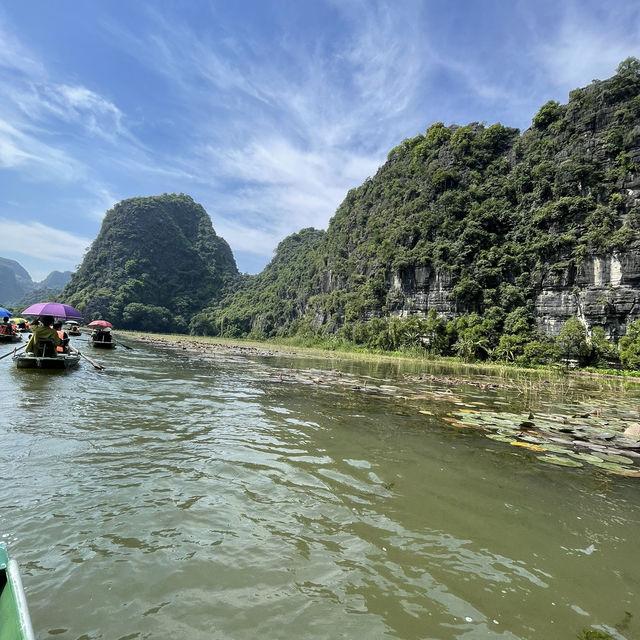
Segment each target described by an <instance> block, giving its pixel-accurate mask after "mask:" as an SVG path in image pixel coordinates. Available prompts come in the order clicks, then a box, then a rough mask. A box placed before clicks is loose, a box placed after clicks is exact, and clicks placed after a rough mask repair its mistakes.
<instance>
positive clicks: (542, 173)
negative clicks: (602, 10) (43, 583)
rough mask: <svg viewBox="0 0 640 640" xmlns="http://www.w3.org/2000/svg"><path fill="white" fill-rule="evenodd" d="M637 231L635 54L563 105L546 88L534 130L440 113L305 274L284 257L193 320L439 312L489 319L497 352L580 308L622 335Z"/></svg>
mask: <svg viewBox="0 0 640 640" xmlns="http://www.w3.org/2000/svg"><path fill="white" fill-rule="evenodd" d="M639 231H640V61H638V60H636V59H634V58H629V59H627V60H625V61H624V62H622V63H621V64H620V65H619V67H618V73H617V74H616V75H615V76H613V77H612V78H609V79H607V80H604V81H594V82H593V83H592V84H591V85H589V86H587V87H585V88H582V89H576V90H575V91H572V92H571V93H570V95H569V101H568V104H559V103H557V102H554V101H549V102H547V103H546V104H545V105H543V106H542V108H541V109H540V110H539V112H538V113H537V114H536V115H535V116H534V118H533V122H532V126H531V128H529V129H528V130H527V131H525V132H524V133H523V134H520V132H519V131H518V130H517V129H513V128H510V127H506V126H503V125H501V124H493V125H490V126H487V125H485V124H481V123H471V124H468V125H466V126H458V125H451V126H445V125H444V124H442V123H435V124H433V125H432V126H430V127H429V128H428V129H427V130H426V132H425V133H424V134H420V135H418V136H416V137H415V138H412V139H406V140H404V141H403V142H402V143H401V144H399V145H398V146H397V147H395V148H394V149H392V150H391V152H390V153H389V155H388V159H387V161H386V163H385V164H384V165H383V166H382V167H380V169H379V170H378V172H377V173H376V175H375V176H373V177H372V178H369V179H367V180H366V181H365V182H364V184H362V185H361V186H360V187H358V188H356V189H353V190H351V191H350V192H349V193H348V194H347V196H346V198H345V200H344V201H343V203H342V204H341V205H340V207H339V208H338V210H337V212H336V214H335V216H334V217H333V218H332V220H331V222H330V224H329V227H328V230H327V232H326V234H324V235H323V236H322V237H321V238H319V240H318V242H317V243H316V244H314V246H312V247H306V248H305V250H304V251H305V253H306V255H305V268H304V273H305V276H304V277H303V278H301V277H300V274H299V273H297V270H296V269H295V268H292V267H291V266H287V265H286V264H281V265H279V270H280V273H281V277H280V278H279V279H278V280H277V282H275V281H273V282H269V281H267V280H264V276H263V274H260V276H254V277H253V278H249V280H248V281H247V282H246V283H245V285H244V286H245V289H244V290H242V291H239V292H237V293H235V294H234V295H232V296H230V297H228V298H226V299H225V300H224V302H223V303H222V304H219V305H218V306H217V307H213V308H210V309H209V310H208V312H207V321H203V318H202V316H199V319H200V322H199V324H198V327H194V330H197V331H198V332H206V333H214V334H216V333H219V332H220V331H221V330H222V331H223V332H225V333H231V334H239V335H244V334H246V333H250V332H252V333H253V334H254V335H263V334H264V335H271V334H273V332H274V329H273V328H271V323H270V322H265V318H269V317H273V318H276V317H277V318H280V319H281V324H280V325H279V327H278V331H279V333H280V334H284V333H287V332H288V333H290V334H293V333H296V332H298V333H299V332H300V331H315V332H316V334H317V333H318V332H320V333H324V334H332V335H335V334H336V332H337V334H338V335H344V336H346V337H347V338H350V339H354V340H357V339H358V336H361V335H362V334H363V332H364V333H366V331H368V330H369V329H365V328H364V327H365V324H369V322H368V321H372V320H376V319H385V318H386V319H389V318H393V317H399V316H414V315H415V316H418V317H422V318H426V317H427V315H429V313H430V317H431V318H432V319H433V318H434V317H435V316H434V315H433V314H436V315H437V316H438V317H439V318H441V319H444V320H456V319H460V318H467V319H469V318H471V320H465V321H464V322H465V323H467V325H469V323H471V324H472V325H473V323H478V324H479V323H482V322H488V323H490V324H491V331H488V330H486V331H485V333H484V337H483V338H482V339H483V340H485V346H484V347H483V348H485V350H486V351H487V352H489V351H490V350H492V349H495V348H496V347H497V346H498V345H497V341H498V339H499V338H500V336H501V335H502V334H504V333H509V332H512V331H514V327H517V326H520V327H526V330H527V331H529V332H533V331H534V329H535V328H536V327H537V328H538V329H539V330H544V331H545V332H546V333H547V334H556V335H557V334H558V333H559V331H560V328H561V327H562V326H563V324H564V323H565V321H566V320H567V319H569V318H570V317H572V316H577V317H579V318H580V320H581V322H582V323H583V324H584V325H585V326H586V327H587V328H588V329H589V330H591V329H593V328H594V327H602V328H603V329H604V330H605V332H606V333H607V334H608V335H609V336H610V337H617V336H620V335H622V334H624V332H625V330H626V327H627V325H628V324H629V323H630V322H631V321H633V320H635V319H637V318H638V317H640V233H639ZM283 244H286V242H285V243H283ZM291 259H292V260H294V261H296V260H298V259H299V256H297V255H295V254H294V255H292V256H291ZM270 268H273V265H272V266H271V267H270ZM258 278H262V279H261V280H259V282H260V283H262V285H264V286H260V287H256V285H255V283H256V282H258ZM251 292H253V293H251ZM258 294H259V295H258ZM271 294H273V296H272V295H271ZM283 307H286V308H287V309H289V310H290V312H288V313H287V314H285V315H284V316H283V315H282V314H281V313H280V309H282V308H283ZM520 320H521V322H520ZM374 324H375V323H374ZM467 325H465V330H466V329H468V328H469V326H467ZM381 326H382V325H381ZM385 326H386V325H385ZM421 331H422V333H423V334H424V331H423V329H421ZM531 335H533V334H531ZM487 336H488V337H487ZM452 341H453V339H452Z"/></svg>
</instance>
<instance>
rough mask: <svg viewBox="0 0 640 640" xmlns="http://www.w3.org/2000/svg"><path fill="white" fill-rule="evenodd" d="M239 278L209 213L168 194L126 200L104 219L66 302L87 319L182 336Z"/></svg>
mask: <svg viewBox="0 0 640 640" xmlns="http://www.w3.org/2000/svg"><path fill="white" fill-rule="evenodd" d="M237 277H238V269H237V267H236V263H235V259H234V257H233V254H232V252H231V249H230V248H229V245H228V244H227V243H226V242H225V240H223V239H222V238H221V237H219V236H218V235H216V233H215V231H214V229H213V226H212V224H211V219H210V218H209V216H208V214H207V212H206V211H205V210H204V208H203V207H202V206H201V205H199V204H197V203H196V202H194V201H193V199H192V198H191V197H189V196H186V195H184V194H180V195H176V194H163V195H161V196H151V197H145V198H131V199H128V200H123V201H122V202H119V203H118V204H116V205H115V206H114V207H113V208H112V209H111V210H110V211H108V212H107V213H106V215H105V218H104V220H103V223H102V228H101V229H100V232H99V234H98V236H97V237H96V239H95V240H94V242H93V244H92V245H91V247H90V249H89V251H88V252H87V254H86V255H85V258H84V260H83V262H82V264H81V265H80V267H79V269H78V271H77V272H76V273H75V274H73V276H72V278H71V282H70V283H69V284H68V285H67V286H66V287H65V289H64V291H63V294H62V298H63V299H64V301H65V302H68V303H69V304H72V305H73V306H75V307H77V308H78V309H79V310H80V311H82V312H83V314H84V316H85V320H91V319H95V318H97V317H102V318H105V319H107V320H109V321H111V322H112V323H114V324H115V325H117V326H119V327H122V328H131V329H141V330H158V331H166V330H173V331H180V330H186V326H187V322H188V321H189V319H190V316H191V315H192V314H193V313H194V312H196V311H198V310H200V309H202V308H203V307H205V306H207V305H208V304H211V302H212V301H215V300H217V299H218V298H219V297H220V296H221V295H222V294H223V293H224V292H225V291H226V288H227V287H228V286H229V285H230V284H231V283H232V282H233V281H234V280H235V279H236V278H237Z"/></svg>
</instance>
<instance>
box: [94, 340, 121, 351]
mask: <svg viewBox="0 0 640 640" xmlns="http://www.w3.org/2000/svg"><path fill="white" fill-rule="evenodd" d="M89 344H90V345H91V346H92V347H95V348H96V349H115V348H116V343H115V342H100V341H99V340H89Z"/></svg>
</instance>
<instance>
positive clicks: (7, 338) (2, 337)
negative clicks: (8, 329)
mask: <svg viewBox="0 0 640 640" xmlns="http://www.w3.org/2000/svg"><path fill="white" fill-rule="evenodd" d="M21 341H22V336H18V335H15V334H14V335H12V336H8V335H6V334H2V333H0V343H2V342H21Z"/></svg>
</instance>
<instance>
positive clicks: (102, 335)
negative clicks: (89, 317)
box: [88, 330, 116, 349]
mask: <svg viewBox="0 0 640 640" xmlns="http://www.w3.org/2000/svg"><path fill="white" fill-rule="evenodd" d="M88 343H89V344H90V345H91V346H92V347H95V348H96V349H115V347H116V343H115V342H114V341H113V338H112V337H111V333H110V332H109V331H102V330H98V331H94V332H93V333H92V334H91V335H90V336H89V340H88Z"/></svg>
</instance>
